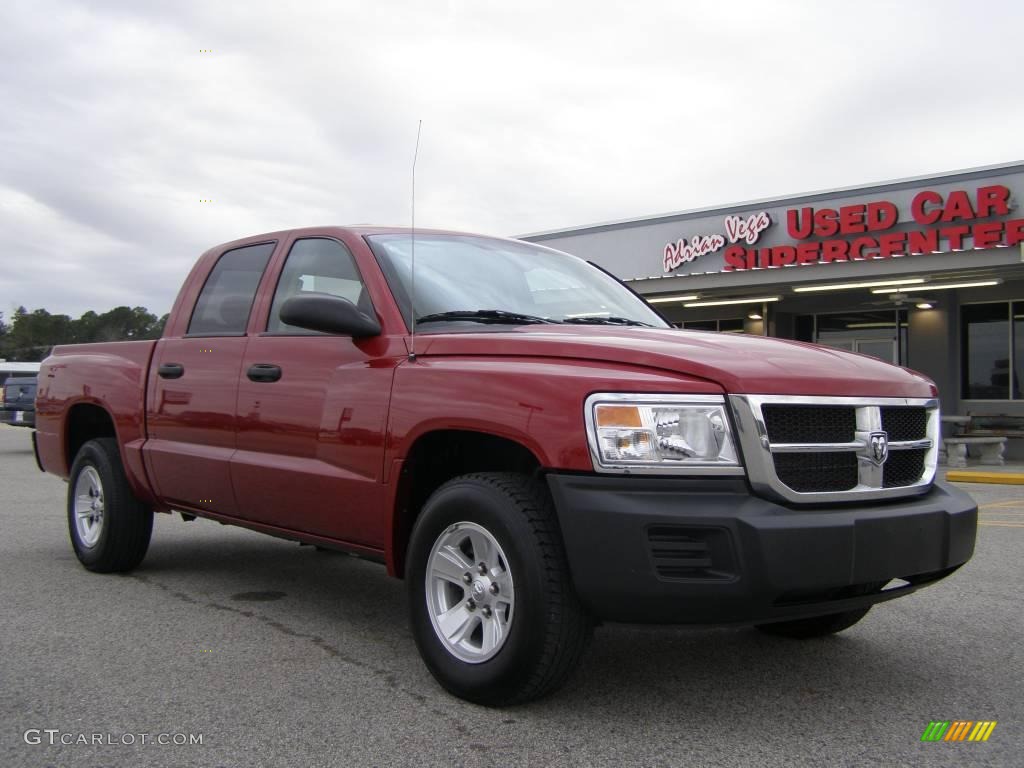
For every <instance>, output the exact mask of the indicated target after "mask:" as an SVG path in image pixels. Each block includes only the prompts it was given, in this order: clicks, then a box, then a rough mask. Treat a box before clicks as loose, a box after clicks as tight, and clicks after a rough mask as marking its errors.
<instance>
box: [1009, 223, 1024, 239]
mask: <svg viewBox="0 0 1024 768" xmlns="http://www.w3.org/2000/svg"><path fill="white" fill-rule="evenodd" d="M1021 242H1024V219H1013V220H1012V221H1008V222H1006V244H1007V245H1017V244H1018V243H1021Z"/></svg>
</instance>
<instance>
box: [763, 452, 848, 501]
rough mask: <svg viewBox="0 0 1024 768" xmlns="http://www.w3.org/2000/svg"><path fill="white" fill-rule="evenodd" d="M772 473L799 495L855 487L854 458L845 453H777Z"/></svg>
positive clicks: (845, 489) (846, 489)
mask: <svg viewBox="0 0 1024 768" xmlns="http://www.w3.org/2000/svg"><path fill="white" fill-rule="evenodd" d="M775 473H776V474H777V475H778V476H779V480H781V481H782V482H783V483H785V484H786V485H787V486H789V487H790V488H792V489H793V490H794V491H798V492H799V493H808V492H813V491H848V490H850V489H851V488H856V487H857V456H856V455H855V454H853V453H850V452H848V451H847V452H842V451H836V452H833V453H778V454H776V455H775Z"/></svg>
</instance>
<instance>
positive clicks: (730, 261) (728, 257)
mask: <svg viewBox="0 0 1024 768" xmlns="http://www.w3.org/2000/svg"><path fill="white" fill-rule="evenodd" d="M746 257H747V252H746V251H745V250H744V249H743V246H742V245H732V246H729V247H728V248H726V249H725V254H724V258H725V271H726V272H732V271H733V270H736V269H746V268H747V258H746Z"/></svg>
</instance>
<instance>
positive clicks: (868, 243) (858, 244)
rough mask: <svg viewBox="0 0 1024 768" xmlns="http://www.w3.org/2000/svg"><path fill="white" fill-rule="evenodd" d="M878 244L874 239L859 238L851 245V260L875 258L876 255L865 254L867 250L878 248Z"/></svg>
mask: <svg viewBox="0 0 1024 768" xmlns="http://www.w3.org/2000/svg"><path fill="white" fill-rule="evenodd" d="M877 247H878V243H876V242H875V238H873V237H858V238H857V239H856V240H854V241H853V242H852V243H850V258H853V259H870V258H874V256H875V254H874V253H865V252H864V249H865V248H877Z"/></svg>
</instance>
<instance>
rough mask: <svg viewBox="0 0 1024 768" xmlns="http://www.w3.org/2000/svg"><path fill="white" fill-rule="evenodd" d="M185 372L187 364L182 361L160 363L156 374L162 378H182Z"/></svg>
mask: <svg viewBox="0 0 1024 768" xmlns="http://www.w3.org/2000/svg"><path fill="white" fill-rule="evenodd" d="M184 373H185V366H184V365H182V364H181V363H160V367H159V368H157V369H156V374H157V376H159V377H160V378H161V379H180V378H181V377H182V375H184Z"/></svg>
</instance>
